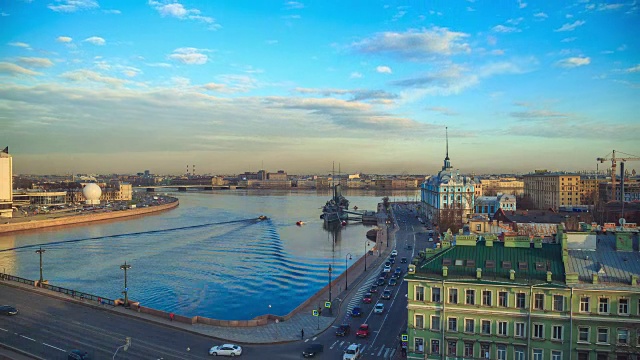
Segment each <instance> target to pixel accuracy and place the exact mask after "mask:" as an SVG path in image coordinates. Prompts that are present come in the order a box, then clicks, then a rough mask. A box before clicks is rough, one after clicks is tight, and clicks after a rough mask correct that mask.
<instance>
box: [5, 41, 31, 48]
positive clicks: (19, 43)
mask: <svg viewBox="0 0 640 360" xmlns="http://www.w3.org/2000/svg"><path fill="white" fill-rule="evenodd" d="M8 45H9V46H15V47H21V48H25V49H29V50H31V46H30V45H29V44H27V43H23V42H19V41H18V42H10V43H9V44H8Z"/></svg>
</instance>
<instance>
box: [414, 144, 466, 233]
mask: <svg viewBox="0 0 640 360" xmlns="http://www.w3.org/2000/svg"><path fill="white" fill-rule="evenodd" d="M475 185H476V183H475V181H474V180H472V179H471V178H470V177H468V176H464V175H460V171H459V170H453V167H452V166H451V162H450V160H449V139H448V137H447V155H446V157H445V159H444V165H443V166H442V170H441V171H440V172H439V173H438V174H437V175H434V176H431V177H430V178H429V179H428V180H426V181H425V182H423V183H422V185H421V186H420V188H421V190H420V198H421V202H422V204H423V211H424V215H425V217H426V218H427V219H429V220H430V221H431V222H433V223H434V224H438V225H440V223H441V222H442V223H448V224H451V223H460V224H462V223H463V221H464V219H465V218H466V217H467V216H468V215H470V214H471V213H472V212H473V210H474V209H473V207H474V201H475ZM442 225H443V226H445V225H444V224H442ZM441 230H442V231H445V230H446V229H441Z"/></svg>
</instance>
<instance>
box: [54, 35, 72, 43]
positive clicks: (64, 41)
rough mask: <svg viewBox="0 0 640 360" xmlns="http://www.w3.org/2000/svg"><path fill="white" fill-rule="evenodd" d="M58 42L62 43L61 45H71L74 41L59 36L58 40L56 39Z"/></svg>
mask: <svg viewBox="0 0 640 360" xmlns="http://www.w3.org/2000/svg"><path fill="white" fill-rule="evenodd" d="M56 41H57V42H61V43H70V42H72V41H73V39H72V38H70V37H68V36H58V38H57V39H56Z"/></svg>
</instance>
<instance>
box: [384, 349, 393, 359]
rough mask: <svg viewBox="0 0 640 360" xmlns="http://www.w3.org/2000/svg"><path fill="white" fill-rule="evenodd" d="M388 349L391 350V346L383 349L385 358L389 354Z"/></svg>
mask: <svg viewBox="0 0 640 360" xmlns="http://www.w3.org/2000/svg"><path fill="white" fill-rule="evenodd" d="M389 350H391V348H387V350H385V351H384V356H383V357H384V358H387V355H389Z"/></svg>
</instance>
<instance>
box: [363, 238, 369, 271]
mask: <svg viewBox="0 0 640 360" xmlns="http://www.w3.org/2000/svg"><path fill="white" fill-rule="evenodd" d="M368 246H369V240H365V241H364V271H367V247H368Z"/></svg>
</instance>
